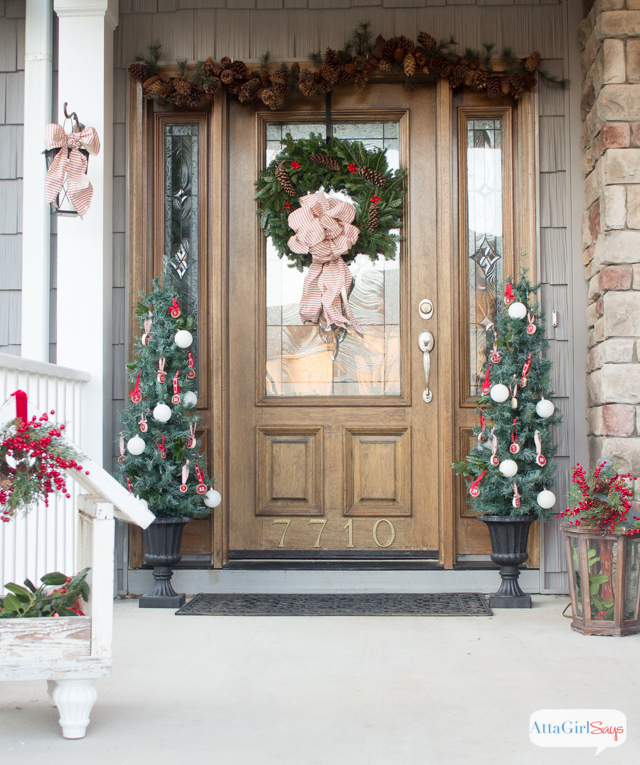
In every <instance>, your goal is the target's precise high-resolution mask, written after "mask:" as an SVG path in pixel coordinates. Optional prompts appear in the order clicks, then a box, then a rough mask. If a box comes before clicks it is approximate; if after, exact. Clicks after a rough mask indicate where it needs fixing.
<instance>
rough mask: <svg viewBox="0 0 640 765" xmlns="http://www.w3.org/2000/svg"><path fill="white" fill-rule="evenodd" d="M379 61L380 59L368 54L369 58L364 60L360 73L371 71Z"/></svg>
mask: <svg viewBox="0 0 640 765" xmlns="http://www.w3.org/2000/svg"><path fill="white" fill-rule="evenodd" d="M379 63H380V59H377V58H376V57H375V56H369V58H368V59H367V60H366V62H365V65H364V69H363V70H362V73H363V74H369V72H372V71H373V70H374V69H375V68H376V67H377V66H378V64H379Z"/></svg>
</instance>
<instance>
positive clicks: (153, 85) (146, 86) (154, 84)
mask: <svg viewBox="0 0 640 765" xmlns="http://www.w3.org/2000/svg"><path fill="white" fill-rule="evenodd" d="M187 82H189V80H187ZM174 84H175V83H174ZM174 84H172V81H171V78H170V77H167V75H166V74H156V75H154V76H153V77H149V79H148V80H145V81H144V83H143V85H142V92H143V93H144V96H145V98H157V97H163V96H162V93H163V92H166V91H167V86H169V85H170V86H171V87H170V90H173V85H174Z"/></svg>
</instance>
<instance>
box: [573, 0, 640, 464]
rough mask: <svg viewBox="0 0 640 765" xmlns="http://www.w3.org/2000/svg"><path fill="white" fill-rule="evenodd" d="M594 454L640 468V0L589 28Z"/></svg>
mask: <svg viewBox="0 0 640 765" xmlns="http://www.w3.org/2000/svg"><path fill="white" fill-rule="evenodd" d="M579 36H580V44H581V47H582V69H583V75H584V78H583V83H582V116H583V120H584V123H583V129H582V144H583V149H584V151H585V157H584V172H585V178H586V180H585V213H584V217H583V225H582V239H583V250H584V253H583V255H584V265H585V277H586V279H587V280H588V282H589V306H588V308H587V325H588V327H589V334H588V345H589V351H588V354H587V361H586V366H587V375H588V377H587V386H588V411H587V416H588V421H589V430H588V432H589V453H590V457H591V460H592V463H593V462H595V460H597V459H599V458H600V457H602V456H608V457H611V458H612V459H614V460H616V462H618V464H619V465H620V467H621V468H622V469H625V470H626V469H630V470H631V471H632V472H633V473H635V474H638V473H640V0H596V3H595V5H594V7H593V8H592V9H591V12H590V13H589V15H588V17H587V18H586V19H585V20H584V21H583V22H582V24H581V25H580V30H579Z"/></svg>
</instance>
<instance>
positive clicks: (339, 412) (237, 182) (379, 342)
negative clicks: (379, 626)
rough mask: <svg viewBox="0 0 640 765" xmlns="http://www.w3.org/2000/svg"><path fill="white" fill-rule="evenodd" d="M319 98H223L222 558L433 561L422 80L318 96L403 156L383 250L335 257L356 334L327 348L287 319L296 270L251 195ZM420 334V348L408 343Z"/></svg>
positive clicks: (296, 296) (302, 130) (432, 370)
mask: <svg viewBox="0 0 640 765" xmlns="http://www.w3.org/2000/svg"><path fill="white" fill-rule="evenodd" d="M323 107H324V102H323V100H322V99H320V98H318V99H317V101H313V100H311V101H310V100H307V99H305V100H304V102H301V103H300V104H299V109H298V108H297V109H296V110H292V111H290V112H287V113H279V112H276V113H271V112H269V113H266V114H265V113H260V112H258V111H252V110H251V109H250V108H247V106H246V105H244V106H240V105H237V104H235V103H231V104H230V106H229V120H230V124H229V136H230V164H229V166H230V172H229V194H230V197H229V209H230V213H231V214H230V230H229V242H230V246H229V296H230V300H229V376H230V379H229V391H230V413H229V414H230V417H229V444H230V453H229V465H230V475H229V479H230V483H229V550H230V557H232V558H250V557H274V558H286V557H293V558H299V557H307V558H313V557H318V558H322V557H340V558H345V557H359V556H365V557H372V556H373V557H386V556H397V557H402V556H406V555H407V554H411V555H419V556H424V557H436V556H437V550H438V536H439V535H438V528H439V517H438V482H437V476H438V465H439V460H438V443H437V441H438V438H437V433H438V415H439V410H438V396H437V394H436V395H434V396H433V398H432V399H431V400H430V401H429V403H426V401H425V397H423V393H424V391H425V387H426V386H425V370H426V369H427V368H428V370H429V377H430V383H429V388H430V389H431V390H433V391H437V378H438V361H437V359H438V353H437V350H438V349H437V343H438V340H437V331H436V326H437V323H438V321H449V320H450V317H448V316H437V302H438V301H437V295H436V285H437V268H436V260H435V253H436V193H435V188H436V172H435V167H436V156H435V142H436V139H435V136H436V119H435V117H436V115H435V109H436V92H435V86H434V87H431V86H428V87H423V88H420V89H419V90H416V91H409V90H408V89H406V88H403V87H402V86H401V85H379V86H376V87H375V88H371V89H369V91H368V92H367V93H366V94H356V95H354V94H351V93H349V94H347V93H346V92H345V94H344V95H340V89H339V90H338V91H336V92H335V93H334V94H333V115H332V117H333V130H334V135H338V136H339V137H341V138H348V139H350V140H362V141H363V142H364V143H365V144H367V145H370V146H381V147H384V148H386V149H387V156H388V160H389V164H390V165H391V166H392V167H394V166H396V167H400V166H402V167H410V172H409V174H408V190H409V191H408V194H407V197H406V204H405V216H404V221H405V222H404V226H403V230H402V231H401V232H400V233H401V235H402V242H401V243H400V244H399V246H398V254H397V256H396V258H395V259H394V260H392V261H386V262H385V261H384V260H382V261H378V262H376V263H372V262H371V261H370V260H369V258H368V257H366V256H359V257H358V258H357V259H356V260H355V261H354V262H353V263H352V264H351V265H350V269H351V273H352V275H353V277H354V281H355V286H354V289H353V292H352V293H351V298H350V302H351V305H352V307H353V310H354V313H355V315H356V318H357V319H358V320H359V321H360V322H361V324H362V326H363V334H362V336H359V335H357V334H356V333H355V332H354V331H353V330H350V331H349V333H348V335H347V337H346V338H345V339H344V341H343V342H342V343H341V344H340V347H339V350H338V353H337V356H336V358H335V359H332V352H334V351H335V349H334V347H333V344H327V343H326V342H324V340H325V338H323V337H322V336H321V333H320V332H319V330H318V327H317V326H315V325H308V324H307V325H304V324H303V323H302V321H301V319H300V316H299V313H298V309H299V302H300V296H301V293H302V283H303V280H304V274H300V273H299V272H297V271H295V270H294V269H291V268H289V267H288V263H287V261H285V260H280V259H279V258H278V257H277V255H276V253H275V251H274V250H273V248H272V247H271V246H270V243H269V242H266V241H264V237H263V234H262V232H261V230H260V229H259V227H258V225H257V221H256V216H255V202H254V201H253V193H254V186H253V181H254V180H255V174H256V172H257V171H258V170H259V169H260V168H262V167H264V166H265V164H266V163H268V162H269V161H270V160H271V158H272V157H273V155H274V153H277V151H278V149H279V145H280V140H281V138H282V136H283V135H284V134H286V133H287V132H291V133H292V134H293V135H294V137H296V136H300V137H306V136H307V135H308V134H309V133H310V132H324V128H325V126H324V120H323V117H324V115H323V113H322V112H321V111H319V110H321V109H322V108H323ZM312 109H316V111H315V112H314V111H311V110H312ZM250 150H251V151H253V152H254V154H253V155H254V156H255V157H256V163H255V164H254V163H252V162H250V161H248V158H249V155H250ZM425 298H428V299H430V300H431V301H432V302H433V303H434V305H435V306H436V312H435V313H434V315H433V317H431V318H424V316H425V314H422V315H421V313H420V312H419V310H418V305H419V303H420V302H421V301H422V300H423V299H425ZM425 330H429V331H430V332H432V333H433V336H434V338H435V346H434V347H433V349H432V350H431V351H428V350H424V348H425V345H424V343H423V344H422V346H419V343H418V336H419V335H420V333H421V332H423V331H425ZM425 354H428V363H425ZM426 399H427V401H428V400H429V398H428V396H427V397H426Z"/></svg>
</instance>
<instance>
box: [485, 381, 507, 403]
mask: <svg viewBox="0 0 640 765" xmlns="http://www.w3.org/2000/svg"><path fill="white" fill-rule="evenodd" d="M489 395H490V396H491V398H492V399H493V400H494V401H495V402H496V403H498V404H502V402H503V401H506V400H507V399H508V398H509V388H507V386H506V385H503V384H502V383H497V384H496V385H493V386H492V387H491V391H490V393H489Z"/></svg>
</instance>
